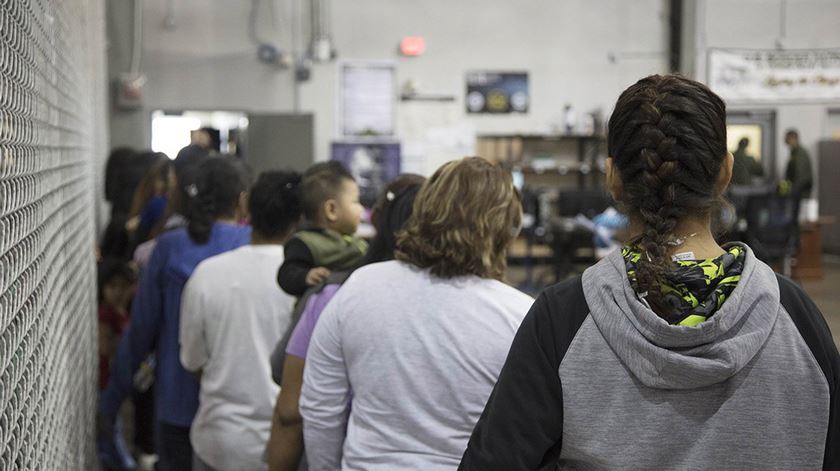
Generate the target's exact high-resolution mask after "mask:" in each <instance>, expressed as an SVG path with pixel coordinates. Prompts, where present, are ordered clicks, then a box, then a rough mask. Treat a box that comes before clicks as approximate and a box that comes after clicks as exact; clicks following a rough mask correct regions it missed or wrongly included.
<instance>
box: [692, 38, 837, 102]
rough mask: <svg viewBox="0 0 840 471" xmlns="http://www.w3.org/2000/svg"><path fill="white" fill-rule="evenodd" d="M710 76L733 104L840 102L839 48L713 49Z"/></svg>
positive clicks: (711, 84) (710, 54)
mask: <svg viewBox="0 0 840 471" xmlns="http://www.w3.org/2000/svg"><path fill="white" fill-rule="evenodd" d="M708 75H709V86H710V87H711V89H712V90H714V91H715V92H716V93H717V94H718V95H720V96H721V97H722V98H724V99H725V100H727V101H732V102H796V101H800V102H808V101H840V49H815V50H788V51H777V50H758V49H712V50H710V51H709V57H708Z"/></svg>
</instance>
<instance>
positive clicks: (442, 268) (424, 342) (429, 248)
mask: <svg viewBox="0 0 840 471" xmlns="http://www.w3.org/2000/svg"><path fill="white" fill-rule="evenodd" d="M521 219H522V207H521V204H520V202H519V195H518V193H517V191H516V189H515V188H514V186H513V182H512V180H511V176H510V174H509V173H508V172H506V171H504V170H503V169H502V168H500V167H499V166H496V165H493V164H491V163H489V162H487V161H486V160H484V159H481V158H477V157H473V158H467V159H463V160H459V161H454V162H450V163H448V164H446V165H444V166H443V167H441V168H440V169H439V170H438V171H437V172H436V173H435V174H434V175H433V176H432V177H431V178H430V179H429V180H427V182H426V183H425V184H424V185H423V187H422V188H421V189H420V192H419V194H418V195H417V198H416V199H415V202H414V208H413V212H412V216H411V218H410V219H409V220H408V222H407V223H406V226H405V228H404V229H403V230H402V231H401V233H400V234H399V236H398V240H397V253H396V257H397V260H395V261H390V262H382V263H375V264H372V265H367V266H365V267H362V268H360V269H358V270H356V271H355V272H354V273H353V275H352V276H351V277H350V278H349V279H348V280H347V282H346V283H345V284H344V285H343V286H342V288H341V289H340V290H338V292H337V293H336V295H335V297H334V298H333V299H332V300H331V301H330V303H329V304H328V305H327V307H326V308H325V309H324V311H323V313H322V315H321V317H320V318H319V320H318V324H317V325H316V327H315V331H314V333H313V337H312V340H311V343H310V345H309V350H308V353H307V357H306V368H305V370H304V385H303V391H302V395H301V399H300V411H301V415H302V416H303V422H304V440H305V448H306V457H307V460H308V463H309V469H310V470H336V469H358V470H394V469H422V470H437V469H455V468H456V467H457V466H458V462H459V460H460V458H461V455H462V454H463V451H464V448H465V447H466V445H467V440H468V439H469V437H470V433H471V431H472V429H473V427H474V426H475V423H476V422H477V421H478V418H479V415H480V414H481V411H482V410H483V408H484V404H485V402H486V401H487V398H488V397H489V395H490V392H491V390H492V389H493V385H494V384H495V382H496V379H497V377H498V375H499V371H500V370H501V367H502V364H503V363H504V360H505V357H506V355H507V351H508V349H509V348H510V344H511V341H512V340H513V337H514V334H515V333H516V330H517V328H518V327H519V324H520V322H521V321H522V319H523V317H524V316H525V314H526V312H527V311H528V309H529V308H530V306H531V303H532V301H533V300H532V299H531V298H530V297H529V296H527V295H525V294H523V293H521V292H519V291H517V290H516V289H514V288H512V287H510V286H508V285H506V284H504V283H503V282H502V281H500V280H501V279H502V277H503V273H504V270H505V257H506V254H505V253H506V249H507V246H508V245H509V244H510V242H511V241H512V240H513V239H514V237H515V236H516V234H517V232H518V229H519V225H520V222H521ZM351 386H352V391H351ZM351 395H352V406H348V401H349V399H350V396H351Z"/></svg>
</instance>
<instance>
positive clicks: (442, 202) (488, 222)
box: [395, 157, 522, 280]
mask: <svg viewBox="0 0 840 471" xmlns="http://www.w3.org/2000/svg"><path fill="white" fill-rule="evenodd" d="M521 223H522V203H521V201H520V195H519V192H518V191H517V190H516V188H515V187H514V186H513V180H512V178H511V175H510V173H509V172H507V171H505V170H504V169H502V168H501V167H499V166H498V165H494V164H492V163H490V162H488V161H487V160H485V159H483V158H481V157H467V158H464V159H462V160H456V161H452V162H449V163H447V164H444V165H443V166H442V167H440V168H439V169H438V170H437V171H436V172H435V174H434V175H432V177H431V178H429V179H428V180H427V181H426V183H425V184H423V186H422V188H421V189H420V192H419V194H418V195H417V198H416V199H415V200H414V208H413V211H412V215H411V218H410V219H409V220H408V222H406V225H405V227H404V228H403V230H402V231H400V232H399V234H398V235H397V251H396V254H395V255H396V258H397V260H401V261H404V262H407V263H411V264H412V265H415V266H418V267H420V268H430V269H431V272H432V274H433V275H435V276H438V277H441V278H453V277H456V276H464V275H476V276H479V277H482V278H494V279H497V280H501V279H502V278H503V276H504V272H505V267H506V264H507V260H506V257H507V248H508V245H510V243H511V242H512V241H513V239H514V238H515V237H516V235H517V234H518V232H519V228H520V225H521Z"/></svg>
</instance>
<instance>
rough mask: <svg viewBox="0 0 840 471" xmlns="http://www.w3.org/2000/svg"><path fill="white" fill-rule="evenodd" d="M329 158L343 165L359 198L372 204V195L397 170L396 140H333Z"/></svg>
mask: <svg viewBox="0 0 840 471" xmlns="http://www.w3.org/2000/svg"><path fill="white" fill-rule="evenodd" d="M330 158H331V159H332V160H336V161H338V162H341V163H342V164H344V167H345V168H347V170H349V171H350V173H351V174H352V175H353V178H355V179H356V183H358V185H359V201H360V202H361V203H362V206H364V207H366V208H371V207H373V204H374V203H376V198H377V197H378V196H379V194H380V193H381V192H382V191H383V190H384V189H385V186H386V185H387V184H388V183H390V182H391V180H393V179H395V178H397V176H398V175H399V174H400V171H401V168H400V167H401V165H400V164H401V156H400V144H399V143H398V142H333V143H332V148H331V152H330Z"/></svg>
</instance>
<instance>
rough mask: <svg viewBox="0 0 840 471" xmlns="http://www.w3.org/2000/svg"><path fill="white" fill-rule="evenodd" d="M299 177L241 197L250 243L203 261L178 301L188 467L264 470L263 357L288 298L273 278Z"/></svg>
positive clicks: (282, 177) (260, 183)
mask: <svg viewBox="0 0 840 471" xmlns="http://www.w3.org/2000/svg"><path fill="white" fill-rule="evenodd" d="M299 183H300V175H298V174H297V173H287V172H265V173H263V174H261V175H260V176H259V178H258V179H257V183H256V184H255V185H254V187H253V188H252V189H251V192H250V194H249V197H248V209H249V214H250V217H251V227H252V232H251V243H250V245H246V246H243V247H240V248H238V249H235V250H231V251H230V252H226V253H223V254H221V255H217V256H215V257H211V258H208V259H207V260H205V261H203V262H201V264H199V265H198V267H197V268H196V269H195V271H194V272H193V274H192V276H191V277H190V279H189V281H188V282H187V285H186V287H185V288H184V295H183V299H182V301H181V328H180V339H181V340H180V343H181V354H180V358H181V364H182V365H183V366H184V368H185V369H187V370H188V371H191V372H193V373H194V374H196V375H197V376H198V377H199V378H200V381H201V390H200V395H199V408H198V412H197V413H196V417H195V420H194V421H193V424H192V427H191V430H190V442H191V443H192V446H193V471H203V470H210V471H212V470H219V471H246V470H265V469H267V468H268V467H267V465H266V464H265V462H264V461H263V451H264V450H265V444H266V442H267V441H268V437H269V433H270V431H271V416H272V409H273V405H274V398H275V397H276V396H277V392H278V389H279V388H278V387H277V385H276V384H274V382H273V381H272V380H271V370H270V366H269V364H268V357H269V355H270V353H271V349H272V348H273V347H274V345H275V344H276V343H277V341H278V340H279V339H280V337H281V336H282V335H283V334H284V332H285V331H286V329H288V328H289V325H290V323H291V320H292V310H293V309H294V305H295V298H294V297H292V296H290V295H288V294H286V293H284V292H283V291H282V290H279V289H277V285H276V283H275V281H274V277H275V274H276V273H277V269H278V268H279V267H280V265H281V264H282V263H283V244H284V243H285V242H286V240H288V238H289V237H290V236H291V234H292V233H293V232H294V230H295V228H296V226H297V223H298V221H300V214H301V209H300V201H299V200H298V185H299Z"/></svg>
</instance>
